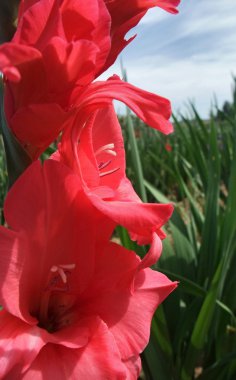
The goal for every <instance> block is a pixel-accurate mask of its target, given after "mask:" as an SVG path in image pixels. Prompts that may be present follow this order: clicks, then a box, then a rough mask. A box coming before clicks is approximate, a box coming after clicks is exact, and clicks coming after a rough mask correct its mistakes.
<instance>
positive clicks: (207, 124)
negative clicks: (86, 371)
mask: <svg viewBox="0 0 236 380" xmlns="http://www.w3.org/2000/svg"><path fill="white" fill-rule="evenodd" d="M235 94H236V91H235V87H234V98H233V102H232V103H229V104H230V107H228V110H229V109H230V112H225V113H224V110H221V111H217V112H216V113H215V115H213V114H212V115H211V117H210V119H209V120H202V119H201V118H200V116H199V115H198V113H197V111H196V109H195V107H194V106H193V105H190V116H189V117H184V116H179V117H174V126H175V133H174V134H172V135H170V136H163V135H161V134H160V133H158V132H156V131H154V130H152V129H151V128H148V127H147V126H145V125H143V123H142V122H141V121H140V120H138V119H137V118H135V117H134V116H131V115H130V114H127V116H125V117H122V118H121V124H122V126H123V131H124V135H125V141H126V154H127V173H128V176H129V177H130V178H131V179H132V182H133V184H134V186H135V188H136V190H137V192H139V194H140V196H141V197H142V193H141V192H140V186H139V182H140V178H139V179H137V168H136V163H135V160H134V157H133V151H132V149H133V148H132V147H133V142H132V141H130V139H131V138H134V137H132V135H131V134H130V132H129V130H128V129H129V125H130V124H132V128H133V136H135V139H136V145H137V147H138V154H139V158H140V161H141V166H142V168H141V169H142V170H141V173H142V178H141V180H142V181H143V182H144V184H145V187H146V195H145V196H146V197H147V198H148V201H149V202H162V203H165V202H172V203H174V205H175V211H174V214H173V216H172V218H171V221H170V222H169V224H168V226H167V227H166V232H167V234H168V237H167V239H165V240H164V242H163V243H164V249H163V254H162V257H161V259H160V260H159V262H158V264H157V266H156V268H157V269H158V270H160V271H162V272H163V273H165V274H166V275H168V276H169V277H170V278H171V279H172V280H178V281H179V286H178V289H177V290H176V291H175V292H174V293H173V294H171V295H170V296H169V297H168V299H167V300H166V301H165V302H164V304H163V306H161V307H160V308H159V309H158V310H157V312H156V314H155V317H154V320H153V325H152V335H151V340H150V344H149V345H148V347H147V349H146V351H145V352H144V354H143V358H142V359H143V366H144V372H145V378H146V379H147V380H156V379H158V380H190V379H195V378H197V379H199V380H234V379H235V378H236V298H235V293H236V276H235V271H236V102H235ZM120 237H121V240H122V243H123V244H124V245H126V246H130V245H131V242H130V241H129V237H128V235H127V234H126V235H125V234H124V231H123V232H122V234H120Z"/></svg>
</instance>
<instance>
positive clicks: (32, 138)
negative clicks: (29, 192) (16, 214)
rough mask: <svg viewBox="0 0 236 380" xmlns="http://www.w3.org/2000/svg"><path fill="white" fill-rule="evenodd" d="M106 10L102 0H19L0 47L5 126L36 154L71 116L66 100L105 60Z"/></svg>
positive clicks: (108, 25) (107, 20) (69, 105)
mask: <svg viewBox="0 0 236 380" xmlns="http://www.w3.org/2000/svg"><path fill="white" fill-rule="evenodd" d="M109 50H110V15H109V12H108V11H107V9H106V6H105V5H104V2H103V0H95V1H93V2H88V1H87V0H81V1H80V2H79V4H78V2H75V1H73V0H64V1H62V0H61V1H56V0H52V1H48V0H40V1H38V0H33V1H29V0H23V1H21V6H20V11H19V18H18V27H17V31H16V34H15V36H14V38H13V40H12V41H11V42H10V43H6V44H3V45H2V46H1V47H0V70H1V71H2V72H3V74H4V75H5V78H6V79H7V83H6V93H5V111H6V117H7V121H8V125H9V127H10V128H11V129H12V131H13V132H14V134H15V135H16V136H17V138H18V139H19V140H20V141H21V142H22V143H23V144H24V145H25V148H26V149H27V150H28V151H29V152H30V153H31V155H32V156H33V157H37V156H38V155H39V154H40V153H41V152H42V151H43V150H44V149H45V148H46V147H47V146H48V145H49V144H50V143H51V142H52V141H53V139H55V138H56V137H57V135H58V133H59V132H60V131H61V130H63V129H64V128H65V127H66V126H67V125H68V124H70V122H71V120H72V119H73V117H74V112H75V110H74V109H73V105H72V104H71V103H70V102H69V98H70V94H71V92H73V90H74V88H75V87H76V86H77V87H80V88H81V87H83V86H85V85H86V84H88V83H90V82H91V81H92V80H93V79H94V78H95V77H96V72H97V70H100V69H101V68H102V66H103V65H104V62H105V60H106V57H107V54H108V52H109Z"/></svg>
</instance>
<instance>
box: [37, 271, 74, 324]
mask: <svg viewBox="0 0 236 380" xmlns="http://www.w3.org/2000/svg"><path fill="white" fill-rule="evenodd" d="M74 268H75V264H60V265H53V266H52V267H51V269H50V272H51V273H50V275H49V279H48V283H47V286H46V288H45V290H44V292H43V294H42V295H41V302H40V309H39V323H40V325H42V326H46V325H47V322H48V308H49V304H50V298H51V294H52V292H60V293H61V292H67V291H68V289H69V287H68V283H67V276H68V274H70V271H71V270H73V269H74ZM56 272H58V275H57V274H56ZM60 280H61V281H62V282H63V284H64V285H65V286H64V285H63V286H62V285H61V284H60Z"/></svg>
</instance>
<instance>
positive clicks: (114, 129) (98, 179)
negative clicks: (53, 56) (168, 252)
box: [52, 106, 173, 265]
mask: <svg viewBox="0 0 236 380" xmlns="http://www.w3.org/2000/svg"><path fill="white" fill-rule="evenodd" d="M74 129H75V130H73V131H72V133H71V135H70V134H68V135H65V136H63V139H62V143H61V145H60V147H59V152H57V153H56V154H54V155H53V156H52V158H53V159H55V160H59V161H61V162H63V163H64V164H66V165H68V166H69V167H70V168H71V169H72V170H73V171H74V172H75V173H77V175H78V176H79V177H80V179H81V183H82V186H83V189H84V192H85V194H86V196H87V198H88V199H89V201H90V202H91V203H92V204H93V206H95V208H96V209H97V210H99V211H100V213H102V214H103V215H105V216H107V217H108V218H109V219H110V220H112V221H113V222H114V224H116V225H117V224H118V225H122V226H124V227H125V228H127V229H128V231H129V233H130V236H131V238H132V239H133V240H137V242H138V243H139V244H150V243H153V242H154V241H155V240H156V238H157V237H155V234H156V233H157V234H158V235H159V237H160V238H164V237H165V235H164V234H163V232H162V231H161V227H162V226H163V225H164V224H165V223H166V222H167V221H168V219H169V218H170V217H171V214H172V212H173V206H172V205H171V204H156V203H146V204H145V203H143V202H142V201H141V200H140V198H139V197H138V196H137V194H136V193H135V191H134V189H133V186H132V184H131V183H130V181H129V180H128V178H127V177H126V174H125V150H124V142H123V137H122V132H121V127H120V124H119V122H118V119H117V116H116V114H115V112H114V108H113V106H109V107H105V108H103V109H100V110H98V111H96V112H94V113H93V115H92V116H91V117H90V119H89V120H88V121H87V123H86V124H85V125H84V126H83V128H81V127H80V126H77V125H75V126H74ZM73 132H74V133H73ZM77 141H79V143H77ZM157 251H158V252H159V253H158V256H156V254H157ZM151 252H152V254H153V253H154V256H153V257H152V254H151ZM160 253H161V247H160V249H159V250H157V249H154V250H150V252H149V255H148V257H149V259H148V260H149V264H148V265H152V264H154V263H155V262H156V260H157V259H158V257H159V255H160Z"/></svg>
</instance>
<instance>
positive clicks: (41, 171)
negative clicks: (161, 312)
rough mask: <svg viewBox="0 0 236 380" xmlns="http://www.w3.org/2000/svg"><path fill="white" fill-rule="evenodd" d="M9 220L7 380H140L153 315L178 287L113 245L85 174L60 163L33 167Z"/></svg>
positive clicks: (4, 255) (1, 239)
mask: <svg viewBox="0 0 236 380" xmlns="http://www.w3.org/2000/svg"><path fill="white" fill-rule="evenodd" d="M5 217H6V220H7V223H8V225H9V226H10V229H7V228H4V227H0V244H1V256H0V284H1V287H0V288H1V292H0V298H1V299H0V302H1V304H2V305H3V308H4V309H3V310H2V311H1V312H0V322H1V327H0V330H1V332H0V333H1V340H0V350H1V356H0V376H1V378H9V379H10V378H12V379H13V378H14V379H24V380H27V379H36V380H39V379H45V378H46V379H47V378H50V377H52V376H53V377H55V378H59V379H65V380H68V379H75V378H76V379H88V380H89V379H91V380H93V379H97V380H100V379H101V380H104V379H118V380H125V379H130V380H131V379H133V380H135V379H137V377H138V375H139V372H140V359H139V354H140V352H141V351H142V350H143V349H144V347H145V345H146V344H147V342H148V338H149V331H150V322H151V318H152V315H153V313H154V311H155V309H156V307H157V306H158V304H160V302H162V301H163V299H164V298H165V297H166V296H167V295H168V294H169V293H170V292H171V291H172V290H173V289H174V288H175V287H176V283H173V282H171V281H169V280H168V279H167V278H166V277H165V276H164V275H163V274H160V273H158V272H156V271H152V270H151V269H149V268H146V267H145V264H144V262H141V261H140V259H139V258H138V257H137V256H136V255H135V253H133V252H131V251H128V250H126V249H124V248H122V247H121V246H119V245H116V244H114V243H111V242H109V241H108V238H107V231H104V230H103V228H101V225H99V224H97V219H96V209H94V207H93V206H91V205H90V204H89V202H88V200H87V198H86V197H85V196H84V193H83V191H82V188H81V186H80V180H79V177H78V175H75V174H74V173H73V172H71V171H70V170H69V169H68V168H67V167H66V166H64V165H63V164H61V163H58V162H54V161H53V160H49V161H46V162H45V163H44V165H43V167H41V165H40V163H39V162H35V163H34V164H32V165H31V166H30V167H29V168H28V169H27V170H26V171H25V172H24V174H23V175H22V176H21V177H20V178H19V179H18V181H17V182H16V183H15V185H14V186H13V187H12V189H11V190H10V192H9V194H8V196H7V199H6V203H5ZM98 235H99V236H100V237H99V239H97V238H96V237H97V236H98Z"/></svg>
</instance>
